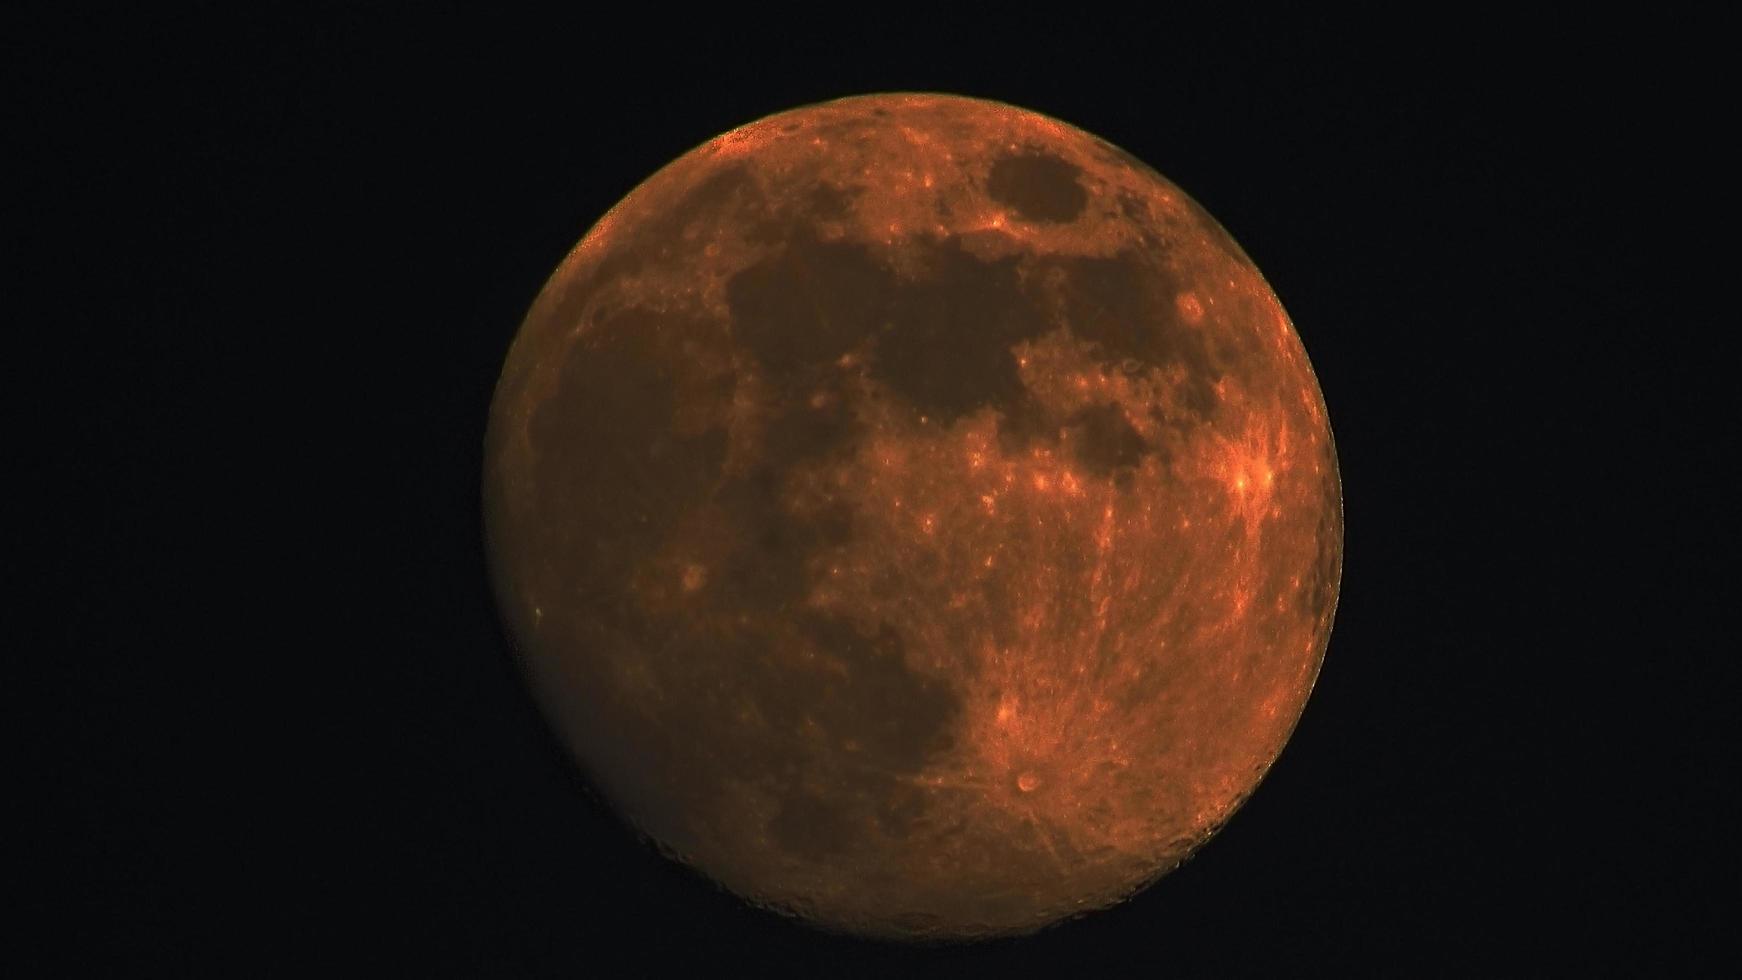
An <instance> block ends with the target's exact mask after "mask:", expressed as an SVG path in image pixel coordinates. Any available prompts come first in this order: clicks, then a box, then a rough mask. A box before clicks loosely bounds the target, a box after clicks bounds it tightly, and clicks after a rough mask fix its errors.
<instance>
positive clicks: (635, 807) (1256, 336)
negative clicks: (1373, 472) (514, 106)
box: [484, 95, 1342, 938]
mask: <svg viewBox="0 0 1742 980" xmlns="http://www.w3.org/2000/svg"><path fill="white" fill-rule="evenodd" d="M485 467H486V469H485V474H484V507H485V527H486V532H487V536H488V544H489V551H490V556H491V562H492V571H493V575H494V581H495V585H496V589H497V593H498V599H499V602H500V606H501V609H502V612H503V615H504V618H505V620H506V623H507V627H508V629H509V631H510V632H511V634H512V636H513V638H514V641H515V644H516V647H517V649H518V652H519V656H520V658H521V660H522V662H523V664H524V667H525V670H526V672H527V674H528V676H529V678H530V682H531V686H532V688H533V690H534V691H535V693H536V696H537V698H538V699H539V701H540V704H541V706H542V708H543V710H544V711H545V712H546V713H547V714H548V716H549V719H550V721H551V722H552V724H553V726H554V728H555V729H556V730H557V732H558V733H559V734H560V736H561V737H562V738H563V739H564V740H565V741H566V743H567V745H568V746H569V747H570V749H571V750H572V751H573V753H574V755H575V756H576V757H577V759H578V760H579V762H580V763H581V764H582V766H583V767H584V768H585V770H586V772H587V773H588V774H590V776H591V778H592V779H593V780H594V781H595V783H596V785H597V786H598V787H599V788H600V790H601V792H602V793H603V795H604V796H605V797H607V798H608V799H609V800H610V801H611V802H612V803H613V805H614V806H616V807H617V808H618V809H619V810H620V811H621V813H622V814H623V815H624V816H625V818H626V819H627V820H628V821H629V822H630V823H632V824H633V825H634V826H635V827H636V828H638V829H639V830H640V831H641V832H642V833H644V834H645V835H646V836H648V837H649V838H651V839H652V840H654V841H656V842H658V844H659V845H660V846H661V847H663V848H664V849H665V850H666V851H667V853H669V854H671V855H673V856H675V857H676V858H678V859H680V860H682V861H684V862H687V863H689V864H690V865H692V866H693V867H695V868H696V869H699V870H700V871H702V872H703V873H705V874H706V875H708V876H710V877H711V878H713V879H714V880H716V881H717V882H719V883H720V884H722V885H724V886H725V887H726V888H728V889H730V890H732V891H734V892H736V893H738V894H740V895H742V896H744V897H745V898H747V899H749V900H751V901H754V902H757V903H760V904H763V905H766V906H769V907H772V908H775V909H778V910H782V911H785V912H788V913H791V914H795V915H798V916H802V917H804V918H805V919H807V920H809V921H811V922H813V923H815V924H818V925H820V926H823V927H825V928H829V929H834V930H840V931H846V932H851V933H857V934H863V935H873V936H881V937H893V938H928V937H930V938H937V937H946V938H947V937H953V938H970V937H980V936H990V935H998V934H1009V933H1019V932H1024V931H1029V930H1033V929H1036V928H1039V927H1041V926H1044V925H1046V924H1048V923H1052V922H1056V921H1058V920H1060V919H1063V918H1066V917H1069V916H1072V915H1075V914H1078V913H1081V912H1085V911H1088V910H1092V909H1095V908H1099V907H1104V906H1107V905H1109V904H1112V903H1115V902H1117V901H1119V900H1120V899H1122V898H1124V897H1126V896H1129V895H1131V894H1132V893H1133V892H1134V891H1136V890H1138V889H1140V888H1142V887H1144V886H1145V885H1147V884H1148V883H1150V882H1152V881H1153V880H1155V879H1156V878H1157V877H1159V876H1160V875H1162V874H1163V873H1165V872H1166V871H1168V870H1169V869H1171V868H1173V867H1175V866H1177V865H1178V864H1179V862H1180V861H1182V860H1183V859H1185V858H1186V857H1187V856H1188V855H1190V854H1191V853H1192V851H1193V850H1194V849H1196V848H1197V847H1199V845H1201V844H1202V843H1203V842H1204V841H1205V840H1206V839H1207V838H1208V837H1209V836H1210V835H1212V834H1213V833H1214V832H1215V831H1216V830H1217V829H1218V828H1219V827H1221V826H1222V825H1223V823H1224V822H1225V821H1226V820H1227V819H1228V818H1229V816H1230V815H1231V814H1232V813H1233V812H1234V810H1235V809H1236V808H1237V807H1239V806H1240V804H1241V803H1242V802H1243V801H1244V800H1245V799H1246V798H1247V797H1248V795H1249V794H1250V793H1251V792H1252V791H1253V788H1254V787H1255V786H1256V785H1257V783H1258V782H1259V780H1260V779H1261V778H1262V777H1263V775H1264V773H1265V772H1266V770H1267V769H1268V768H1269V767H1270V765H1271V764H1272V762H1273V761H1274V760H1275V759H1276V758H1277V755H1278V753H1279V752H1280V751H1281V749H1282V746H1283V744H1284V742H1285V741H1286V740H1287V738H1288V736H1289V733H1290V732H1291V731H1292V729H1293V727H1294V725H1295V722H1296V720H1297V719H1298V718H1299V716H1300V713H1301V710H1302V708H1303V706H1304V704H1305V702H1306V699H1307V696H1308V694H1309V693H1310V691H1311V689H1312V686H1313V682H1314V680H1315V678H1316V676H1317V672H1318V668H1319V664H1320V662H1321V659H1322V657H1323V654H1324V651H1325V646H1326V642H1327V640H1328V637H1329V632H1330V628H1331V620H1332V616H1333V613H1334V610H1335V607H1336V600H1337V587H1338V582H1339V575H1340V569H1341V551H1342V510H1341V494H1340V489H1339V483H1338V476H1337V461H1336V454H1335V451H1334V449H1333V446H1332V440H1331V432H1330V428H1329V425H1328V423H1327V420H1326V414H1325V407H1324V402H1323V399H1322V397H1321V395H1320V393H1319V389H1318V385H1317V382H1316V380H1315V378H1314V376H1313V373H1312V369H1311V367H1310V365H1309V364H1308V361H1307V357H1306V354H1305V352H1304V350H1303V349H1302V346H1301V342H1300V339H1299V337H1298V336H1297V335H1296V333H1295V330H1294V328H1293V326H1292V324H1291V323H1290V321H1289V318H1288V317H1287V315H1286V314H1285V313H1284V312H1283V309H1282V307H1281V305H1280V304H1279V303H1278V302H1277V299H1276V297H1275V295H1274V294H1273V293H1272V291H1271V289H1270V288H1269V286H1268V285H1267V284H1266V283H1265V281H1264V279H1263V278H1262V277H1261V276H1260V274H1259V272H1258V270H1257V269H1256V268H1255V267H1254V266H1253V264H1252V262H1251V261H1250V260H1249V259H1248V258H1247V257H1246V255H1245V254H1244V253H1243V252H1242V251H1241V250H1240V248H1239V246H1237V245H1236V244H1235V243H1234V241H1233V240H1232V239H1231V238H1230V237H1229V235H1228V234H1227V233H1226V232H1224V231H1223V230H1222V228H1221V227H1220V226H1219V225H1217V224H1216V222H1215V221H1214V220H1213V219H1211V218H1210V216H1209V215H1207V214H1205V213H1204V211H1203V210H1202V209H1201V208H1199V207H1198V206H1197V205H1196V204H1195V203H1194V202H1193V201H1191V200H1190V199H1189V198H1187V197H1186V196H1185V194H1183V193H1182V192H1181V191H1180V190H1179V189H1178V188H1176V187H1175V186H1173V185H1172V184H1170V183H1169V182H1168V181H1166V180H1165V179H1163V178H1162V177H1160V176H1159V175H1157V174H1156V173H1155V172H1153V171H1151V170H1150V169H1148V168H1147V167H1145V166H1144V165H1143V164H1141V163H1139V162H1137V161H1136V160H1134V159H1132V158H1131V157H1130V156H1128V155H1127V154H1125V153H1124V152H1122V151H1120V150H1119V149H1117V148H1115V147H1114V146H1112V145H1110V144H1108V143H1106V142H1103V141H1101V140H1099V139H1097V138H1095V137H1093V136H1091V135H1089V134H1087V133H1084V132H1082V131H1080V130H1077V129H1073V128H1072V127H1070V126H1067V125H1065V124H1063V123H1060V122H1057V121H1055V120H1052V119H1050V118H1046V117H1043V116H1040V115H1036V114H1034V113H1030V112H1026V111H1023V110H1020V109H1016V108H1013V107H1010V106H1007V105H1002V104H997V103H992V102H984V101H978V100H972V99H964V98H957V97H949V96H937V95H879V96H868V97H861V98H852V99H845V100H842V101H837V102H831V103H826V104H822V105H816V106H811V107H807V108H803V109H798V110H795V111H792V112H787V113H783V114H780V115H775V116H772V117H769V118H766V119H763V120H760V121H758V122H755V123H752V124H750V125H747V126H744V127H743V128H740V129H737V130H734V131H733V132H730V133H727V134H726V135H724V136H721V137H719V138H718V139H715V140H713V141H711V142H709V143H707V144H705V145H703V146H701V147H698V148H696V149H695V150H693V151H691V152H690V153H688V154H686V155H684V156H683V157H681V158H680V159H678V160H676V161H675V162H673V163H671V164H670V165H669V166H667V167H665V168H664V169H662V170H660V171H659V172H658V173H657V174H655V175H654V176H653V177H651V178H650V179H648V180H647V181H646V182H645V183H643V184H642V185H641V186H639V187H637V188H636V189H635V190H634V191H633V192H632V193H631V194H629V196H628V197H626V198H625V199H624V200H623V201H622V202H621V203H620V204H618V205H617V206H616V207H615V208H614V209H612V210H611V211H610V213H608V214H607V215H606V216H605V217H604V218H603V219H602V220H600V221H599V223H598V224H597V225H596V226H595V227H594V228H593V229H592V230H591V231H590V232H589V233H588V234H587V235H586V237H585V238H584V239H583V240H582V241H581V243H580V244H579V245H578V246H577V247H576V248H575V250H574V251H573V252H572V253H571V254H570V255H569V256H568V258H567V259H566V260H565V261H564V262H563V263H562V265H561V266H560V267H559V268H558V269H557V271H556V273H555V274H554V275H553V277H552V278H551V279H550V281H549V283H548V285H547V286H546V287H545V288H544V290H543V292H542V293H541V294H540V295H539V296H538V298H537V301H536V302H535V304H534V305H533V307H532V309H531V311H530V312H529V314H528V315H527V318H526V320H525V323H524V324H523V326H522V327H521V329H520V332H519V334H518V335H517V336H516V338H515V340H514V342H513V345H512V348H511V349H510V351H509V354H508V357H507V362H506V365H505V366H504V368H503V371H502V375H501V379H500V382H499V385H498V387H497V391H496V395H495V401H494V404H493V406H492V411H491V418H490V427H489V434H488V438H487V445H486V460H485Z"/></svg>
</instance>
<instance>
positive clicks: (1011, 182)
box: [986, 152, 1089, 223]
mask: <svg viewBox="0 0 1742 980" xmlns="http://www.w3.org/2000/svg"><path fill="white" fill-rule="evenodd" d="M1081 176H1082V171H1081V170H1079V169H1077V168H1076V166H1074V165H1072V164H1070V163H1067V162H1066V161H1064V160H1060V159H1059V158H1058V157H1055V156H1053V155H1051V154H1049V153H1039V152H1029V153H1023V154H1019V155H1017V156H1007V157H1000V158H999V159H998V160H996V161H994V162H993V164H992V170H991V173H990V174H988V175H987V178H986V195H987V196H988V197H990V198H992V200H994V201H997V202H998V203H1000V204H1006V205H1009V206H1010V207H1011V208H1012V209H1013V210H1015V211H1016V214H1017V215H1018V216H1019V217H1021V218H1023V219H1024V220H1026V221H1037V222H1050V223H1063V222H1066V221H1074V220H1075V219H1076V218H1077V216H1078V215H1080V214H1082V213H1083V208H1084V207H1085V206H1087V205H1088V203H1089V192H1088V191H1086V190H1084V189H1083V185H1082V184H1081V183H1080V182H1079V181H1078V178H1079V177H1081Z"/></svg>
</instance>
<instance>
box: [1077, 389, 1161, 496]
mask: <svg viewBox="0 0 1742 980" xmlns="http://www.w3.org/2000/svg"><path fill="white" fill-rule="evenodd" d="M1070 428H1071V433H1072V439H1071V444H1072V446H1073V448H1074V450H1075V453H1076V457H1077V461H1078V462H1080V463H1082V464H1083V468H1084V469H1085V470H1087V471H1088V472H1089V473H1090V474H1092V475H1094V476H1097V477H1101V478H1103V479H1105V478H1107V477H1114V478H1115V479H1128V478H1129V477H1130V475H1131V471H1132V470H1133V469H1134V468H1136V467H1137V465H1138V464H1139V463H1141V462H1142V460H1143V457H1144V455H1145V454H1147V453H1149V452H1150V447H1149V444H1148V443H1147V442H1145V441H1144V438H1143V436H1142V435H1140V434H1139V433H1138V432H1137V430H1136V429H1135V428H1133V427H1132V425H1131V422H1130V420H1129V419H1127V418H1126V417H1125V410H1124V409H1122V408H1120V407H1119V406H1117V405H1112V404H1101V405H1091V406H1089V407H1088V408H1085V409H1083V410H1082V411H1080V412H1078V413H1076V415H1074V416H1072V418H1071V420H1070Z"/></svg>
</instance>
